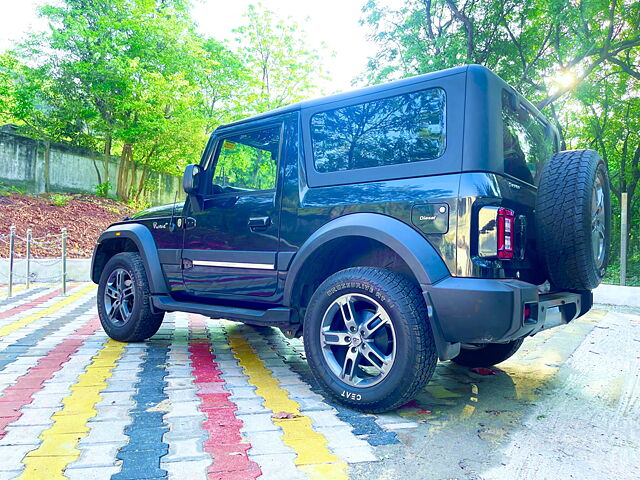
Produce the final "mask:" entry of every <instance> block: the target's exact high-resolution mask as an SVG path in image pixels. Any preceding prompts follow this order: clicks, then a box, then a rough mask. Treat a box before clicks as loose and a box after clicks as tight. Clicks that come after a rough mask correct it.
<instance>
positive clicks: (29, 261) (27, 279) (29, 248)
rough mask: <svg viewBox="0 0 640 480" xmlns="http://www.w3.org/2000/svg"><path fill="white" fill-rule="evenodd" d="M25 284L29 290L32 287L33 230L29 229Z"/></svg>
mask: <svg viewBox="0 0 640 480" xmlns="http://www.w3.org/2000/svg"><path fill="white" fill-rule="evenodd" d="M26 261H27V263H26V265H27V266H26V271H25V282H26V284H27V287H26V288H27V290H28V289H29V287H30V286H31V229H30V228H27V258H26Z"/></svg>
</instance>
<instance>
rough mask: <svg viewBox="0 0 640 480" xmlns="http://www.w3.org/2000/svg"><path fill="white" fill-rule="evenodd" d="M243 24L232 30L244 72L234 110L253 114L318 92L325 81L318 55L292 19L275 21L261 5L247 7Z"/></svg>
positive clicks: (272, 15) (273, 16) (270, 12)
mask: <svg viewBox="0 0 640 480" xmlns="http://www.w3.org/2000/svg"><path fill="white" fill-rule="evenodd" d="M245 18H246V24H245V25H242V26H240V27H239V28H237V29H235V30H234V33H235V34H236V43H237V53H238V57H239V58H240V60H241V61H242V63H243V65H244V66H245V69H246V77H245V81H246V85H245V89H244V91H243V92H242V94H241V95H240V96H238V97H237V99H238V101H239V103H237V104H236V109H237V110H238V111H239V112H240V113H241V114H244V115H246V114H255V113H260V112H264V111H267V110H271V109H274V108H277V107H281V106H283V105H287V104H289V103H293V102H297V101H300V100H303V99H306V98H308V97H309V96H311V95H313V94H316V93H318V91H319V88H318V84H319V83H320V80H322V79H325V78H326V74H325V73H324V69H323V68H322V62H321V57H320V54H319V53H318V51H317V50H314V49H312V48H310V47H309V45H308V41H307V39H306V36H305V34H304V32H303V31H302V30H301V29H300V27H299V26H298V25H297V24H296V23H295V22H294V21H293V20H292V19H291V18H289V19H287V20H286V21H285V20H283V19H277V18H276V17H275V14H274V13H273V12H272V11H270V10H268V9H266V8H264V7H263V6H262V5H261V4H258V5H257V6H253V5H250V6H249V9H248V11H247V13H246V15H245Z"/></svg>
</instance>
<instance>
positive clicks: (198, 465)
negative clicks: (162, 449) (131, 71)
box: [161, 459, 211, 480]
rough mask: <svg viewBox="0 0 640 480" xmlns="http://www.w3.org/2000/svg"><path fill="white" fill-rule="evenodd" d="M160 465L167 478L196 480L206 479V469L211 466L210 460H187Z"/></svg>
mask: <svg viewBox="0 0 640 480" xmlns="http://www.w3.org/2000/svg"><path fill="white" fill-rule="evenodd" d="M161 465H162V468H164V469H165V470H166V471H167V472H168V474H169V478H176V479H185V480H186V479H189V480H196V479H200V478H202V479H205V478H207V468H208V467H209V465H211V460H210V459H209V460H188V461H182V462H168V463H162V464H161Z"/></svg>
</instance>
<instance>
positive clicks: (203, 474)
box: [0, 285, 411, 480]
mask: <svg viewBox="0 0 640 480" xmlns="http://www.w3.org/2000/svg"><path fill="white" fill-rule="evenodd" d="M89 290H92V292H91V293H83V294H78V295H76V297H75V298H74V299H72V300H69V297H65V298H60V297H55V296H54V295H55V289H53V288H47V289H45V288H43V289H40V290H38V291H35V290H33V291H31V292H30V293H29V295H26V294H25V295H24V296H23V299H24V301H25V302H28V303H29V305H28V306H27V307H20V308H17V307H18V306H19V304H18V303H12V304H2V303H0V407H1V408H0V458H2V460H3V461H2V462H0V480H2V479H4V478H13V477H15V476H18V475H20V474H22V475H24V476H25V477H28V476H30V475H31V476H32V477H33V476H34V475H35V476H36V477H37V478H49V477H52V476H55V475H56V474H61V473H62V472H63V471H64V475H65V476H66V477H67V478H71V479H79V478H82V479H85V478H91V479H94V478H95V479H107V478H109V479H110V478H113V479H114V480H129V479H131V480H133V479H145V478H149V479H150V478H154V479H155V478H167V477H169V478H180V479H182V478H189V479H194V480H195V479H198V478H212V479H217V480H235V479H238V480H248V479H250V478H257V477H259V476H260V475H262V476H261V478H264V479H267V480H268V479H276V480H287V479H296V480H297V479H303V478H312V477H313V478H316V477H317V478H344V477H345V475H346V473H345V472H346V464H345V463H344V462H345V461H346V462H349V463H357V462H368V461H375V460H376V457H375V455H374V453H373V450H372V447H371V446H370V445H371V444H373V443H376V444H388V443H392V442H394V441H396V440H395V434H394V433H393V432H387V431H385V430H384V428H388V429H389V430H392V429H393V428H395V427H397V428H405V427H402V425H406V424H407V423H411V422H407V420H405V419H402V421H398V420H397V419H396V418H390V419H386V418H385V419H382V420H381V421H380V423H379V424H377V423H376V421H375V420H376V417H375V416H367V415H363V414H359V413H357V412H353V411H350V410H348V409H340V408H335V406H332V405H330V404H328V403H327V402H326V400H325V399H324V397H323V396H322V395H321V394H320V392H319V391H317V388H316V386H311V387H310V382H309V378H308V376H305V375H308V373H309V372H308V367H307V365H306V362H305V360H304V358H303V356H302V354H301V352H300V351H299V350H298V348H299V345H296V348H294V347H292V346H291V345H290V344H289V343H288V342H287V341H285V340H284V337H282V335H281V334H280V333H279V332H278V331H276V330H274V329H253V328H250V327H246V326H241V325H237V324H232V323H230V322H224V321H222V322H217V321H211V320H206V319H204V318H203V317H200V316H197V315H189V314H183V313H174V314H167V315H166V317H165V322H164V323H163V325H162V327H161V329H160V330H159V332H158V333H157V334H156V335H155V336H154V337H153V338H152V339H150V340H149V341H147V342H145V343H140V344H130V345H122V344H118V345H122V346H121V348H122V352H121V356H120V358H118V359H117V360H115V361H112V360H111V359H110V358H104V359H101V358H100V357H99V356H98V357H96V353H97V352H98V351H100V350H101V348H102V347H103V346H104V345H105V342H106V341H107V337H106V335H105V334H104V332H102V331H101V330H100V329H99V325H98V323H97V322H96V320H95V318H93V317H94V316H95V307H94V302H95V298H94V297H93V287H92V288H91V289H89V288H88V287H87V286H86V285H79V286H77V287H76V288H75V290H72V292H71V293H72V294H77V293H79V292H89ZM3 313H4V314H3ZM189 322H190V323H191V325H190V326H189ZM3 332H4V334H5V335H4V336H2V333H3ZM243 342H244V343H243ZM296 342H297V341H294V343H296ZM108 343H110V342H108ZM114 362H115V363H114ZM87 367H89V368H88V369H87ZM89 372H91V374H89ZM78 383H80V386H79V385H78ZM83 385H84V386H83ZM5 393H6V395H5ZM69 398H70V399H73V401H68V400H67V399H69ZM282 411H286V412H289V413H292V414H293V415H294V416H295V418H290V419H286V418H285V419H283V418H277V416H276V417H275V418H274V414H276V413H279V412H282ZM381 426H382V427H383V428H381ZM407 428H408V427H407ZM2 435H4V438H2ZM42 435H43V437H42V438H41V436H42ZM358 435H360V437H361V438H359V437H358ZM5 459H6V460H5ZM23 462H24V463H25V464H26V465H27V466H28V469H27V470H26V471H22V467H23Z"/></svg>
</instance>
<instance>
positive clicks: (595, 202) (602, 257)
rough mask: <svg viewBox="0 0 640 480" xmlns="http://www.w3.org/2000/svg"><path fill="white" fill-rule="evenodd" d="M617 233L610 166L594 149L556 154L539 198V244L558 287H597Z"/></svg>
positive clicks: (547, 166) (544, 171)
mask: <svg viewBox="0 0 640 480" xmlns="http://www.w3.org/2000/svg"><path fill="white" fill-rule="evenodd" d="M610 237H611V192H610V189H609V175H608V173H607V167H606V165H605V164H604V161H603V160H602V158H600V155H598V153H597V152H594V151H593V150H569V151H565V152H559V153H556V154H555V155H553V156H552V157H551V158H550V159H549V160H548V161H547V163H546V164H545V165H544V167H543V169H542V173H541V174H540V183H539V185H538V197H537V199H536V244H537V250H538V254H539V256H540V258H541V259H542V261H543V263H544V265H545V268H546V271H547V274H548V277H549V281H550V282H551V285H552V287H554V288H556V289H562V290H592V289H594V288H595V287H597V286H598V284H599V283H600V281H601V280H602V278H603V277H604V275H605V273H606V268H607V263H608V261H609V243H610Z"/></svg>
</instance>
